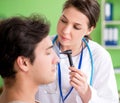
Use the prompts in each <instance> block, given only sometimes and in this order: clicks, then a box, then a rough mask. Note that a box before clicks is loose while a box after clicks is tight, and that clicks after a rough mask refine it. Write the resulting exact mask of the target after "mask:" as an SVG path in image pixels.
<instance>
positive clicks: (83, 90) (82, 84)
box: [69, 67, 91, 103]
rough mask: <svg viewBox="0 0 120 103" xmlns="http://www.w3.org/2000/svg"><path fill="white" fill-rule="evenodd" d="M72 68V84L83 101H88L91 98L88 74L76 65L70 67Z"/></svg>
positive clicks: (84, 102)
mask: <svg viewBox="0 0 120 103" xmlns="http://www.w3.org/2000/svg"><path fill="white" fill-rule="evenodd" d="M69 69H70V84H71V85H72V86H73V87H74V88H75V90H76V91H77V92H78V94H79V96H80V97H81V99H82V101H83V103H88V101H89V100H90V98H91V90H90V87H89V85H88V83H87V77H86V75H85V74H84V73H83V72H82V71H81V70H79V69H76V68H75V67H69Z"/></svg>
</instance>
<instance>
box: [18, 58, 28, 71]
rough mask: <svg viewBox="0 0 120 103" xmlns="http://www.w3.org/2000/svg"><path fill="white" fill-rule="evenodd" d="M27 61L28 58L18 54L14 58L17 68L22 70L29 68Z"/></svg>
mask: <svg viewBox="0 0 120 103" xmlns="http://www.w3.org/2000/svg"><path fill="white" fill-rule="evenodd" d="M28 62H29V59H28V58H26V57H24V56H19V57H18V58H17V60H16V63H17V65H18V68H19V69H21V70H22V71H28V69H29V68H28Z"/></svg>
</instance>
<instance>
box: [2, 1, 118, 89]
mask: <svg viewBox="0 0 120 103" xmlns="http://www.w3.org/2000/svg"><path fill="white" fill-rule="evenodd" d="M107 1H108V0H107ZM109 1H110V2H112V3H113V4H115V6H114V12H113V19H114V20H120V13H119V4H120V1H118V0H109ZM64 2H65V0H0V18H1V19H2V18H7V17H11V16H16V15H24V16H29V15H31V14H33V13H39V14H42V15H45V16H46V17H47V19H48V20H50V22H51V30H50V35H54V34H56V25H57V21H58V19H59V16H60V15H61V12H62V5H63V3H64ZM98 2H99V3H101V0H98ZM91 35H92V38H93V40H94V41H96V42H98V43H99V44H101V43H102V41H101V16H100V19H99V21H98V23H97V27H96V29H95V30H94V31H93V33H92V34H91ZM108 51H109V53H110V54H111V57H112V61H113V65H114V67H115V68H120V49H108ZM108 69H109V68H108ZM118 77H119V78H120V76H119V75H117V76H116V78H117V84H118V85H119V83H118V80H119V78H118ZM0 85H2V82H0ZM118 89H119V90H120V86H119V87H118Z"/></svg>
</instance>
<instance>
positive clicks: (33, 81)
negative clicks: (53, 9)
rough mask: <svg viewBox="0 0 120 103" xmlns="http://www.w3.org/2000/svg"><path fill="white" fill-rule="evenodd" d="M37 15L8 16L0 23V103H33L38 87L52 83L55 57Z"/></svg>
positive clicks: (46, 26)
mask: <svg viewBox="0 0 120 103" xmlns="http://www.w3.org/2000/svg"><path fill="white" fill-rule="evenodd" d="M48 33H49V22H48V21H47V20H46V19H45V18H42V17H41V16H38V15H37V16H32V17H12V18H8V19H5V20H2V21H1V22H0V75H1V76H2V78H3V81H4V86H3V92H2V94H1V96H0V103H35V98H34V97H35V93H36V91H37V89H38V86H39V85H41V84H48V83H50V82H53V81H54V80H55V76H56V63H57V62H59V58H58V57H57V55H56V54H55V52H54V50H53V48H52V47H53V45H52V42H51V40H50V37H49V36H48Z"/></svg>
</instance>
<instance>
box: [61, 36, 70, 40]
mask: <svg viewBox="0 0 120 103" xmlns="http://www.w3.org/2000/svg"><path fill="white" fill-rule="evenodd" d="M61 39H62V40H69V39H68V38H66V37H63V36H61Z"/></svg>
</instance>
